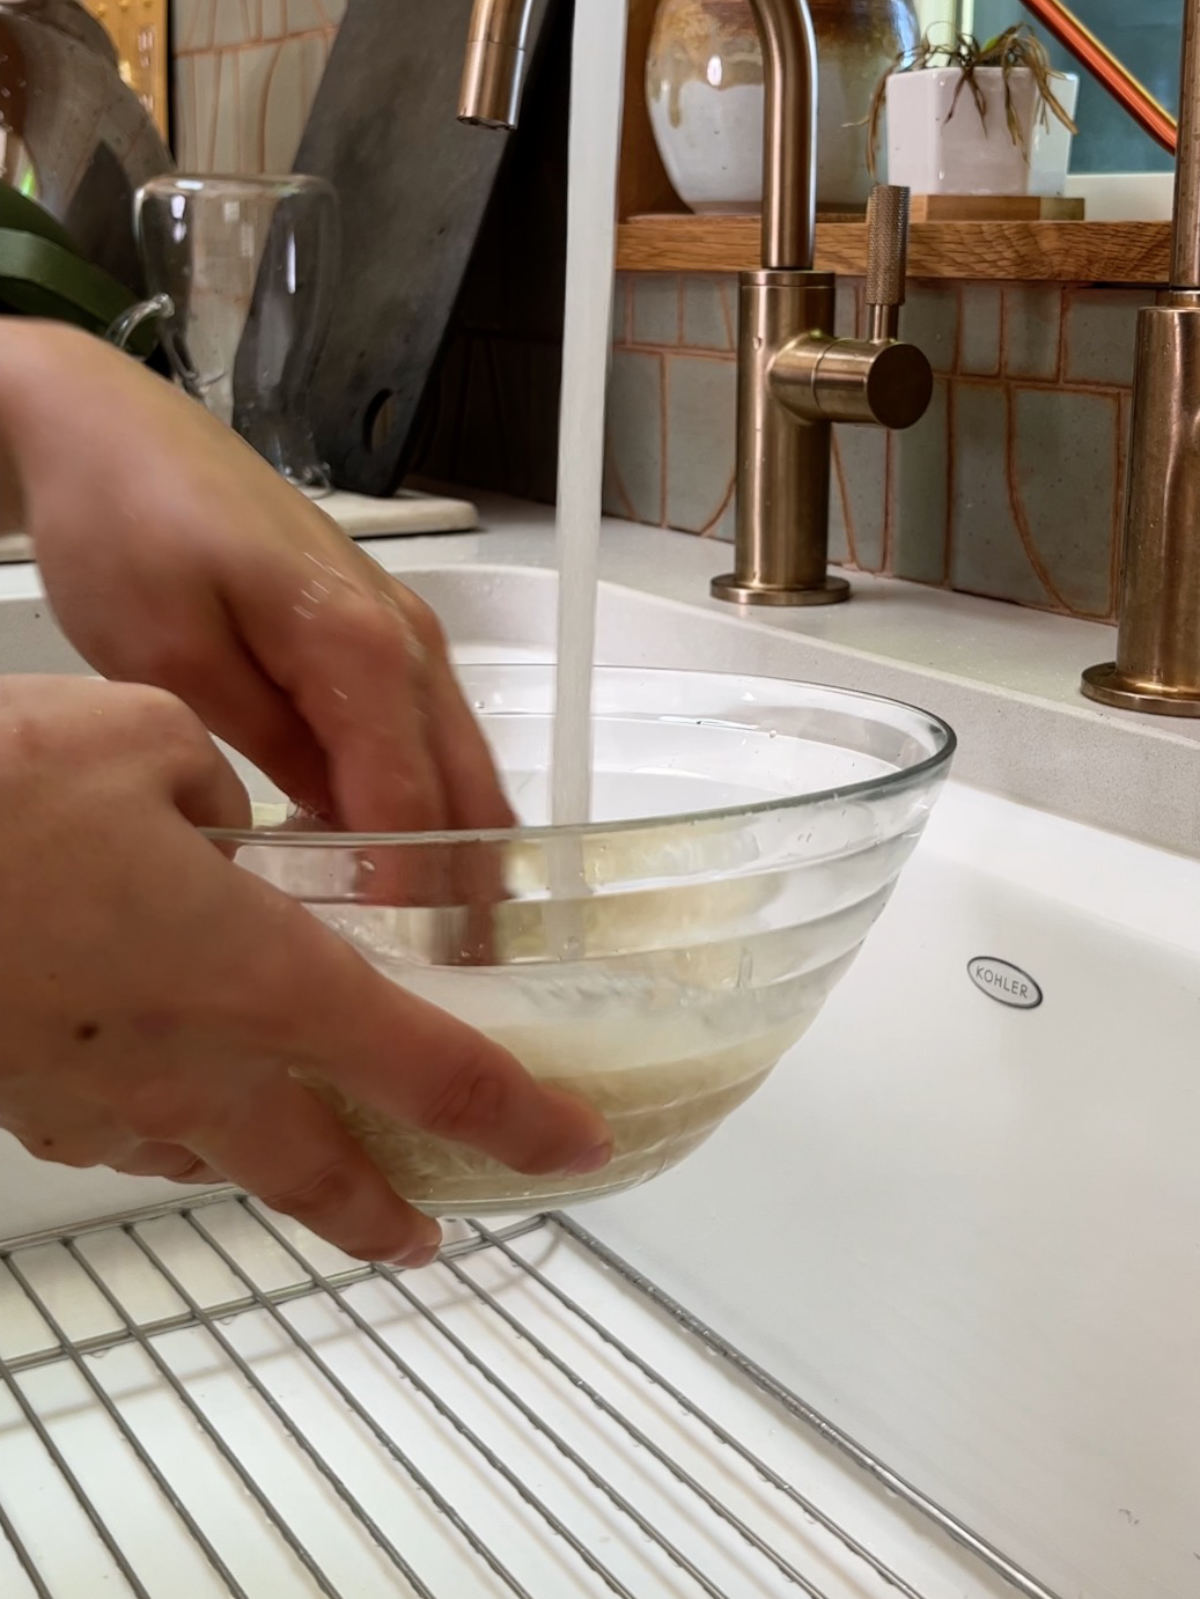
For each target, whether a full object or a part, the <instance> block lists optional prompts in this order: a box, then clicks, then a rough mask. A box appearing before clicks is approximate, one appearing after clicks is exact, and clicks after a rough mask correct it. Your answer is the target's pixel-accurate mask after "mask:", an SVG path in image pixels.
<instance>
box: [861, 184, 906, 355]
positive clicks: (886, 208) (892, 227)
mask: <svg viewBox="0 0 1200 1599" xmlns="http://www.w3.org/2000/svg"><path fill="white" fill-rule="evenodd" d="M908 199H909V192H908V190H907V189H905V188H901V187H900V186H899V185H898V184H894V183H877V184H876V185H875V187H874V189H872V190H871V197H870V199H869V200H868V201H867V311H868V328H867V337H868V338H870V339H873V340H881V339H894V338H895V337H896V335H897V334H898V333H899V331H900V307H901V306H902V305H903V304H904V284H905V279H906V277H907V275H908Z"/></svg>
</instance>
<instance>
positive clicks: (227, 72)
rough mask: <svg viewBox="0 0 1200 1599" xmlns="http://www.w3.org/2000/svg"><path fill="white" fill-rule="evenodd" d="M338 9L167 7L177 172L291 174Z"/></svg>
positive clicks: (281, 0) (225, 3) (338, 0)
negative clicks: (171, 39) (171, 51)
mask: <svg viewBox="0 0 1200 1599" xmlns="http://www.w3.org/2000/svg"><path fill="white" fill-rule="evenodd" d="M388 3H390V0H388ZM345 9H346V0H171V23H172V32H173V38H174V51H173V55H174V68H175V156H176V160H177V161H178V163H179V166H180V167H181V168H182V169H183V170H184V171H187V172H230V173H256V172H288V171H290V170H291V165H292V161H293V159H294V157H295V154H296V146H297V145H298V144H299V142H300V135H301V133H302V132H303V130H304V124H305V122H306V120H307V118H308V112H309V108H310V106H311V105H312V102H313V97H314V95H315V94H316V92H317V85H318V84H319V83H320V81H321V73H322V72H323V71H324V70H325V62H326V60H327V59H328V56H329V49H330V46H331V45H332V43H333V39H334V35H335V34H336V33H337V27H338V23H339V21H340V20H341V17H342V13H343V12H344V11H345Z"/></svg>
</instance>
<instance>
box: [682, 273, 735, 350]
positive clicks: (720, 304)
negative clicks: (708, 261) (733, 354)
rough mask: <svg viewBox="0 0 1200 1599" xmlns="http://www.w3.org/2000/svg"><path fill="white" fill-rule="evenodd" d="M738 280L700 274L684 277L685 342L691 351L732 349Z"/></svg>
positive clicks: (685, 345)
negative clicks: (699, 275)
mask: <svg viewBox="0 0 1200 1599" xmlns="http://www.w3.org/2000/svg"><path fill="white" fill-rule="evenodd" d="M736 303H737V279H736V278H733V277H712V278H710V277H698V276H694V275H693V274H691V273H689V274H687V275H686V276H685V277H684V279H683V343H684V347H685V348H686V349H689V350H732V349H733V347H734V342H735V338H736V335H735V331H734V319H735V315H736V312H735V306H736Z"/></svg>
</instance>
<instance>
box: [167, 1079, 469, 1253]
mask: <svg viewBox="0 0 1200 1599" xmlns="http://www.w3.org/2000/svg"><path fill="white" fill-rule="evenodd" d="M266 1128H269V1129H270V1137H264V1136H263V1130H264V1129H266ZM189 1142H190V1143H192V1144H193V1145H194V1147H195V1148H196V1150H197V1151H198V1153H199V1154H200V1156H201V1157H202V1159H203V1160H204V1161H205V1162H206V1164H207V1166H208V1167H209V1168H210V1169H211V1170H214V1171H219V1172H221V1173H223V1175H224V1176H226V1177H228V1178H229V1179H230V1181H232V1182H234V1183H236V1184H237V1185H238V1187H240V1188H245V1189H247V1190H248V1191H249V1192H250V1193H253V1194H256V1195H258V1197H259V1198H260V1199H262V1201H263V1202H264V1204H266V1205H267V1206H269V1208H270V1209H272V1210H276V1211H279V1212H281V1213H282V1214H283V1215H285V1216H291V1217H293V1218H294V1219H295V1220H296V1221H298V1222H301V1223H303V1225H304V1226H305V1227H308V1228H309V1229H310V1230H311V1231H313V1232H315V1233H318V1234H320V1236H321V1237H322V1238H325V1239H327V1240H328V1241H329V1242H330V1243H331V1244H334V1245H336V1246H337V1247H338V1248H339V1249H342V1250H344V1251H345V1252H346V1254H348V1255H353V1256H354V1257H355V1258H356V1259H359V1260H370V1261H386V1262H388V1263H389V1264H391V1265H395V1266H408V1267H418V1266H425V1265H428V1264H429V1262H430V1261H431V1260H433V1259H434V1257H435V1256H436V1254H437V1251H438V1248H439V1247H440V1244H441V1229H440V1228H439V1227H438V1225H437V1223H436V1222H433V1221H431V1220H430V1219H429V1218H428V1217H426V1216H422V1215H421V1214H420V1213H419V1212H418V1211H416V1210H414V1209H413V1208H412V1207H411V1206H410V1205H406V1204H405V1203H404V1201H403V1200H402V1199H399V1198H398V1197H397V1196H396V1194H395V1193H394V1192H393V1191H392V1189H391V1188H390V1187H389V1186H388V1184H387V1182H386V1181H385V1179H384V1177H383V1175H382V1173H381V1172H380V1171H379V1170H378V1169H377V1167H375V1166H374V1165H373V1164H372V1163H371V1161H370V1160H369V1159H368V1158H367V1156H366V1154H365V1153H364V1152H363V1150H362V1149H361V1148H360V1147H359V1146H358V1144H356V1143H355V1142H354V1140H353V1139H352V1138H351V1137H350V1135H349V1134H348V1133H347V1132H345V1131H344V1129H343V1128H342V1126H341V1124H340V1123H339V1122H338V1121H337V1119H336V1118H335V1117H334V1115H333V1114H332V1112H331V1111H329V1110H327V1109H326V1108H325V1107H324V1106H323V1105H322V1104H320V1102H319V1101H318V1100H317V1099H316V1098H314V1096H313V1095H312V1094H311V1093H309V1091H308V1090H307V1089H306V1088H303V1087H301V1085H300V1084H299V1083H297V1082H295V1081H293V1080H292V1079H291V1078H289V1077H286V1076H283V1075H276V1074H272V1075H270V1076H268V1077H265V1078H264V1079H263V1081H262V1082H261V1084H260V1085H259V1087H258V1089H257V1091H256V1092H255V1093H254V1094H253V1095H251V1096H250V1097H249V1098H248V1100H247V1101H245V1102H243V1103H241V1104H239V1107H238V1113H237V1115H235V1116H231V1117H229V1118H228V1119H226V1120H225V1121H224V1122H223V1123H220V1124H218V1125H216V1126H214V1127H211V1128H202V1129H199V1130H198V1131H197V1132H196V1133H194V1134H193V1135H192V1137H191V1138H190V1140H189Z"/></svg>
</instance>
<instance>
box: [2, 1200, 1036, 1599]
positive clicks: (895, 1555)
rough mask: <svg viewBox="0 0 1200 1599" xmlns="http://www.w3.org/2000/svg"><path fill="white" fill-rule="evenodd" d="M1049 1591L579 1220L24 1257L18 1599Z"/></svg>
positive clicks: (17, 1272) (207, 1230)
mask: <svg viewBox="0 0 1200 1599" xmlns="http://www.w3.org/2000/svg"><path fill="white" fill-rule="evenodd" d="M101 1592H102V1593H104V1594H106V1595H110V1594H111V1595H119V1596H121V1599H125V1596H126V1595H132V1596H135V1599H164V1596H167V1595H170V1596H172V1599H174V1596H177V1595H178V1596H182V1599H225V1596H229V1595H232V1596H234V1599H292V1596H293V1595H294V1596H304V1595H309V1594H319V1595H324V1596H327V1599H396V1596H402V1599H408V1596H410V1595H413V1596H418V1599H477V1596H478V1599H484V1596H487V1599H491V1596H493V1595H496V1596H500V1599H508V1596H517V1599H576V1596H580V1599H584V1596H589V1599H590V1596H593V1595H595V1596H602V1595H611V1594H615V1595H618V1596H620V1599H659V1596H662V1599H693V1596H699V1595H703V1596H707V1599H782V1596H784V1595H786V1594H790V1593H798V1594H805V1595H808V1596H809V1599H877V1596H878V1599H896V1596H903V1599H950V1596H954V1599H961V1596H962V1595H967V1596H969V1599H985V1596H986V1599H992V1596H1011V1595H1012V1594H1013V1593H1017V1594H1021V1595H1024V1596H1025V1599H1054V1596H1053V1595H1052V1594H1051V1593H1050V1591H1049V1590H1048V1589H1046V1588H1045V1587H1043V1586H1042V1585H1041V1584H1040V1583H1038V1582H1037V1581H1036V1580H1035V1579H1034V1578H1033V1577H1032V1576H1030V1575H1029V1574H1028V1573H1027V1572H1024V1571H1022V1570H1021V1569H1019V1568H1018V1567H1017V1566H1016V1565H1014V1564H1013V1563H1011V1562H1010V1561H1008V1560H1007V1559H1006V1558H1005V1557H1004V1556H1003V1555H1002V1554H1001V1553H1000V1552H999V1551H998V1550H997V1549H995V1548H993V1547H992V1546H991V1545H990V1544H989V1543H987V1542H986V1541H985V1540H984V1539H983V1538H981V1537H979V1536H978V1535H977V1534H975V1533H973V1532H972V1531H971V1530H970V1529H968V1528H967V1527H965V1526H963V1525H962V1524H961V1523H960V1522H959V1521H957V1520H955V1519H954V1517H953V1516H951V1515H950V1514H949V1513H948V1512H947V1511H946V1510H944V1509H943V1508H941V1507H940V1506H938V1505H936V1504H934V1503H933V1502H932V1501H930V1500H929V1499H927V1498H926V1497H925V1496H923V1495H922V1494H921V1493H920V1492H919V1491H918V1490H916V1489H915V1488H913V1487H912V1486H911V1485H910V1484H908V1483H906V1482H904V1481H903V1480H902V1479H901V1478H899V1477H897V1476H896V1475H895V1474H894V1473H893V1472H891V1471H890V1470H889V1469H888V1468H887V1467H886V1466H885V1465H884V1464H883V1463H882V1462H880V1461H879V1460H877V1459H875V1458H874V1457H873V1456H872V1455H871V1454H870V1453H869V1452H868V1451H866V1450H864V1449H862V1448H861V1447H860V1446H859V1445H858V1444H856V1443H855V1442H854V1441H853V1440H852V1439H850V1438H848V1437H846V1436H845V1434H843V1433H842V1432H840V1431H839V1430H838V1429H837V1428H836V1427H834V1426H833V1425H832V1424H831V1423H829V1422H828V1421H826V1420H825V1419H824V1418H823V1417H821V1416H820V1415H818V1414H817V1413H816V1412H814V1411H813V1410H812V1409H811V1408H810V1407H809V1406H808V1405H806V1404H805V1403H804V1402H803V1401H802V1400H801V1399H799V1398H798V1397H797V1396H796V1395H795V1394H793V1393H791V1392H790V1391H788V1390H787V1389H785V1388H783V1387H781V1386H780V1385H779V1384H778V1383H776V1382H775V1381H774V1380H773V1379H772V1378H771V1377H770V1375H769V1374H768V1373H766V1372H765V1371H763V1370H762V1369H761V1368H760V1367H758V1366H756V1365H755V1364H754V1363H753V1362H751V1361H750V1360H748V1359H747V1358H746V1357H745V1356H744V1355H742V1354H741V1353H739V1351H738V1350H736V1349H734V1348H732V1347H731V1346H730V1345H729V1344H728V1343H726V1342H725V1341H724V1340H722V1339H721V1338H720V1337H718V1336H717V1334H716V1333H715V1332H713V1331H712V1330H711V1329H710V1328H708V1327H706V1326H705V1325H703V1324H702V1323H701V1322H700V1321H698V1320H697V1319H696V1318H695V1317H694V1316H692V1315H691V1314H690V1313H689V1312H688V1311H687V1310H686V1309H685V1308H684V1307H683V1306H681V1305H679V1304H677V1303H676V1302H675V1301H674V1300H673V1299H671V1298H670V1297H669V1296H668V1295H666V1294H665V1293H663V1292H662V1291H661V1290H660V1289H659V1288H658V1287H656V1286H655V1285H654V1284H653V1283H651V1282H649V1281H647V1280H646V1279H645V1278H644V1277H642V1276H641V1275H640V1274H639V1273H638V1272H636V1271H635V1270H633V1269H632V1268H631V1267H630V1266H628V1265H627V1264H626V1263H625V1262H624V1261H622V1260H620V1259H619V1258H617V1257H616V1256H615V1255H613V1254H612V1253H611V1252H610V1251H609V1250H608V1249H606V1248H605V1246H604V1245H603V1244H602V1243H600V1242H599V1241H598V1240H597V1239H596V1238H594V1237H593V1236H591V1235H590V1234H589V1233H588V1232H586V1231H585V1230H584V1229H583V1228H581V1227H580V1226H579V1225H578V1224H577V1223H575V1222H574V1221H573V1220H570V1219H568V1218H565V1217H561V1216H541V1217H536V1218H533V1219H528V1220H521V1221H515V1222H513V1223H511V1224H509V1225H506V1226H496V1227H495V1228H492V1229H489V1228H485V1227H483V1226H481V1225H478V1224H470V1225H467V1224H463V1225H462V1226H459V1227H457V1228H456V1229H454V1230H453V1231H452V1233H451V1234H450V1237H449V1242H448V1244H447V1247H446V1249H445V1251H444V1254H443V1257H442V1260H441V1262H440V1264H439V1265H438V1266H437V1267H436V1268H434V1269H432V1270H431V1271H428V1272H425V1273H420V1274H417V1275H415V1276H404V1275H401V1274H399V1273H397V1272H394V1271H392V1270H389V1269H387V1268H384V1267H365V1266H360V1265H358V1264H356V1263H354V1262H351V1261H348V1260H347V1259H346V1257H344V1256H342V1255H339V1254H338V1253H337V1252H336V1251H335V1250H332V1249H331V1248H329V1247H328V1246H326V1245H324V1244H321V1243H320V1242H319V1241H317V1240H314V1239H313V1238H312V1237H311V1235H309V1234H307V1233H304V1232H303V1230H302V1229H299V1228H297V1227H294V1226H293V1225H291V1224H289V1223H287V1222H284V1221H282V1220H280V1219H279V1218H277V1217H274V1216H272V1215H270V1214H268V1213H267V1212H265V1211H263V1210H262V1209H260V1208H259V1207H258V1206H257V1205H255V1204H254V1203H253V1202H251V1201H248V1200H245V1199H241V1198H232V1197H229V1196H228V1195H216V1196H212V1197H211V1198H207V1199H202V1200H199V1201H191V1202H187V1203H184V1204H181V1205H177V1206H173V1207H165V1208H160V1209H157V1210H153V1211H144V1212H140V1213H137V1214H135V1215H130V1216H125V1217H118V1218H115V1219H112V1220H108V1221H104V1222H96V1223H92V1224H89V1225H88V1226H86V1227H80V1228H75V1229H70V1230H67V1231H64V1232H58V1233H53V1234H45V1235H40V1236H38V1237H34V1238H26V1239H21V1240H17V1241H14V1242H13V1243H10V1244H6V1245H0V1594H3V1596H4V1599H27V1596H31V1599H32V1596H36V1599H91V1596H93V1595H95V1594H97V1593H101Z"/></svg>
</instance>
